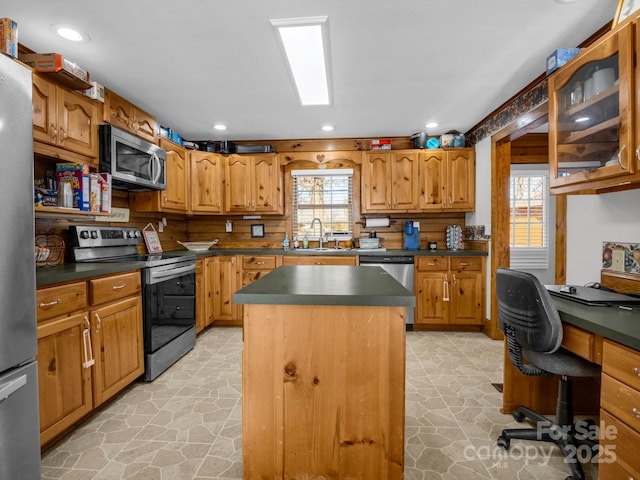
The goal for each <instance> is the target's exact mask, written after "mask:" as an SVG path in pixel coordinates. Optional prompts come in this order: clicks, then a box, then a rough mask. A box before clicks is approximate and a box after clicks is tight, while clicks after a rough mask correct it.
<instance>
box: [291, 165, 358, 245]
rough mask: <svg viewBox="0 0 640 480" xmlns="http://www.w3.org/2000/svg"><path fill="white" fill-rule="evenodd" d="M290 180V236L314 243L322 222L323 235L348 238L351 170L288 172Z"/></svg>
mask: <svg viewBox="0 0 640 480" xmlns="http://www.w3.org/2000/svg"><path fill="white" fill-rule="evenodd" d="M291 175H292V177H293V235H294V236H297V237H298V239H302V238H304V236H305V235H306V236H307V237H308V238H309V240H318V239H319V237H320V226H319V225H318V223H317V222H316V224H315V225H314V228H313V229H312V228H311V222H312V221H313V219H314V218H319V219H320V220H321V221H322V230H323V233H324V234H325V235H326V236H327V237H330V236H334V235H340V236H346V237H351V234H352V225H353V170H352V169H342V168H341V169H327V170H292V171H291Z"/></svg>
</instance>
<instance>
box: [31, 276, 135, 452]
mask: <svg viewBox="0 0 640 480" xmlns="http://www.w3.org/2000/svg"><path fill="white" fill-rule="evenodd" d="M140 282H141V279H140V272H138V271H135V272H130V273H124V274H117V275H111V276H105V277H100V278H96V279H92V280H89V281H82V282H73V283H69V284H61V285H57V286H54V287H46V288H42V289H39V290H38V291H37V292H36V299H37V319H38V353H37V356H36V360H37V361H38V384H39V400H40V444H41V445H45V444H48V443H50V442H51V441H52V440H54V439H56V438H57V437H58V436H59V435H61V434H62V433H64V432H65V431H67V430H68V429H69V428H71V427H73V425H74V424H76V423H77V422H78V421H79V420H80V419H82V418H83V417H84V416H85V415H87V414H88V413H90V412H91V411H92V410H93V409H94V408H95V407H97V406H98V405H100V404H101V403H103V402H104V401H105V400H107V399H108V398H111V397H112V396H114V395H115V394H116V393H118V392H119V391H121V390H122V389H123V388H125V387H126V386H127V385H128V384H130V383H132V382H133V381H134V380H135V379H136V378H138V377H139V376H140V375H142V374H143V373H144V361H143V358H144V357H143V341H142V296H141V287H140Z"/></svg>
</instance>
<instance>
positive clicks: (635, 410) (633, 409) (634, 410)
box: [631, 407, 640, 420]
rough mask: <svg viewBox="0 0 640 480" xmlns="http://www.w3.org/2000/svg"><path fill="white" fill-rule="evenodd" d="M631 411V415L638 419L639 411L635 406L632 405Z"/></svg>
mask: <svg viewBox="0 0 640 480" xmlns="http://www.w3.org/2000/svg"><path fill="white" fill-rule="evenodd" d="M631 413H633V415H634V416H635V417H636V418H637V419H638V420H640V411H639V410H638V409H637V408H636V407H633V408H632V409H631Z"/></svg>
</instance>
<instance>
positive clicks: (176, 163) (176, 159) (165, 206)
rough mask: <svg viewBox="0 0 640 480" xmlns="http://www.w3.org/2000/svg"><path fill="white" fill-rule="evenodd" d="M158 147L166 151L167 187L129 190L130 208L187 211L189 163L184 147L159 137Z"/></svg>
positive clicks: (151, 210) (156, 210)
mask: <svg viewBox="0 0 640 480" xmlns="http://www.w3.org/2000/svg"><path fill="white" fill-rule="evenodd" d="M159 145H160V147H162V148H164V149H165V150H166V152H167V165H166V174H167V188H166V189H165V190H150V191H145V192H131V193H130V195H129V198H130V204H131V209H132V210H135V211H140V212H174V213H187V211H188V210H189V163H188V160H187V151H186V149H185V148H184V147H181V146H180V145H177V144H176V143H173V142H172V141H170V140H167V139H165V138H161V139H160V141H159Z"/></svg>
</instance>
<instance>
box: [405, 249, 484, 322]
mask: <svg viewBox="0 0 640 480" xmlns="http://www.w3.org/2000/svg"><path fill="white" fill-rule="evenodd" d="M485 262H486V259H485V257H457V256H456V257H447V256H439V257H436V256H434V257H431V256H424V257H416V272H415V294H416V310H415V315H414V317H415V324H414V328H417V329H420V328H431V329H433V328H441V329H459V328H460V329H480V328H481V327H482V324H483V318H484V305H485V278H484V276H485Z"/></svg>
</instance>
